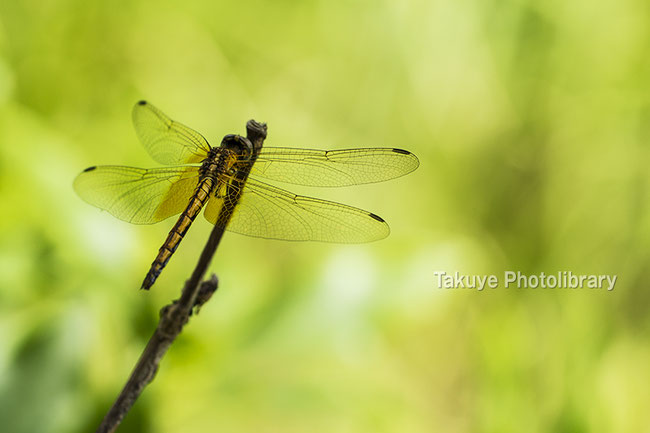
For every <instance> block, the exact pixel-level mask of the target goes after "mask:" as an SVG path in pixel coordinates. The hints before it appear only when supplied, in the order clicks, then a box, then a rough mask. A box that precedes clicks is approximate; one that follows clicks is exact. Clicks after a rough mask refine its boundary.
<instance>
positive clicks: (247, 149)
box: [240, 137, 253, 158]
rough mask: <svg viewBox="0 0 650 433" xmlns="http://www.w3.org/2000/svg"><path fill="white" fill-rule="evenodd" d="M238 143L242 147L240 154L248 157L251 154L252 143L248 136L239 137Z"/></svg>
mask: <svg viewBox="0 0 650 433" xmlns="http://www.w3.org/2000/svg"><path fill="white" fill-rule="evenodd" d="M240 145H241V149H242V155H244V156H245V157H246V158H250V157H251V155H253V143H251V141H250V140H249V139H248V138H246V137H241V140H240Z"/></svg>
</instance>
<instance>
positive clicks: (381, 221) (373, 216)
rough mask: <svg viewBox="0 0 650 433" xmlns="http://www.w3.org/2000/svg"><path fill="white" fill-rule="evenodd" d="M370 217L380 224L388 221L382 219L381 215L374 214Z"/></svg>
mask: <svg viewBox="0 0 650 433" xmlns="http://www.w3.org/2000/svg"><path fill="white" fill-rule="evenodd" d="M368 216H369V217H370V218H373V219H375V220H377V221H379V222H380V223H385V222H386V221H384V219H383V218H382V217H380V216H379V215H375V214H374V213H369V214H368Z"/></svg>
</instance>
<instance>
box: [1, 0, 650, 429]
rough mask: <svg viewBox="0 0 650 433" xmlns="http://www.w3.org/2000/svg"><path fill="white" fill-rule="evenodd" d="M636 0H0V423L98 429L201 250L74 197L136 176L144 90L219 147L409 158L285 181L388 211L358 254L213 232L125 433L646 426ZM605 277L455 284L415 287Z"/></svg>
mask: <svg viewBox="0 0 650 433" xmlns="http://www.w3.org/2000/svg"><path fill="white" fill-rule="evenodd" d="M649 52H650V4H648V2H647V1H644V0H623V1H613V0H604V1H600V2H597V3H594V2H589V1H586V0H577V1H572V2H557V1H555V2H535V1H527V0H520V1H495V0H488V1H459V2H456V1H434V2H429V1H424V0H412V1H408V0H404V1H402V0H397V1H358V2H353V1H329V2H328V1H303V2H289V1H285V2H263V1H241V2H227V3H226V2H209V1H205V0H187V1H184V2H180V3H177V2H171V1H162V2H154V1H150V0H141V1H130V2H127V1H113V2H107V1H96V2H83V1H79V0H56V1H50V2H41V1H35V0H20V1H19V0H3V1H2V2H0V203H1V204H2V217H1V218H0V337H1V338H0V425H1V426H2V431H7V432H16V433H21V432H34V431H39V432H85V431H92V430H93V429H94V428H95V426H96V425H97V424H98V422H99V420H100V419H101V417H102V416H103V413H104V411H105V410H106V409H107V407H108V406H109V405H110V403H111V402H112V400H113V398H114V397H115V396H116V395H117V393H118V391H119V389H120V387H121V385H122V384H123V382H124V380H125V378H126V377H127V375H128V373H129V371H130V368H131V367H132V365H133V364H134V362H135V360H136V358H137V356H138V354H139V353H140V351H141V349H142V347H143V345H144V342H145V341H146V340H147V338H148V337H149V335H150V333H151V332H152V330H153V327H154V324H155V321H156V317H157V310H158V309H159V308H160V307H161V306H162V305H164V304H165V303H167V302H168V301H169V300H170V299H172V298H174V297H175V296H177V294H178V292H179V289H180V286H181V284H182V282H183V281H184V279H185V278H187V276H188V275H189V272H190V270H191V267H192V265H193V264H194V263H195V261H196V259H197V257H198V254H199V251H200V248H201V247H202V245H203V242H204V240H205V239H206V237H207V234H208V232H209V229H210V228H209V226H208V224H207V223H206V222H205V221H203V220H202V218H201V219H197V222H196V224H195V225H194V227H193V228H192V229H191V230H190V232H189V235H188V237H187V238H186V239H185V240H184V241H183V243H182V245H181V247H180V248H179V251H178V253H177V254H176V256H175V257H174V258H173V259H172V261H171V262H170V265H169V266H168V267H167V269H166V270H165V272H164V273H163V274H162V277H161V279H160V280H159V282H158V283H157V284H156V285H155V286H154V288H153V290H152V291H151V292H150V293H144V292H139V291H138V290H136V289H137V287H138V286H139V283H140V281H141V280H142V278H143V276H144V273H145V272H146V270H147V267H148V265H149V263H150V262H151V260H153V258H154V256H155V254H156V251H157V249H158V247H159V246H160V244H161V243H162V241H163V240H164V238H165V236H166V232H167V230H169V228H170V227H171V225H172V222H171V221H166V222H164V223H161V224H158V225H155V226H130V225H128V224H126V223H123V222H120V221H117V220H114V219H113V218H112V217H111V216H110V215H108V214H106V213H102V212H99V211H98V210H96V209H93V208H91V207H90V206H88V205H86V204H85V203H83V202H82V201H81V200H80V199H78V198H77V197H76V196H75V195H74V193H73V191H72V187H71V183H72V179H73V178H74V176H75V175H76V174H77V173H78V172H79V171H80V170H81V169H83V168H85V167H86V166H89V165H94V164H125V165H134V166H152V165H154V163H153V162H152V161H151V160H149V159H148V157H147V155H146V154H145V152H144V151H143V149H142V148H141V147H140V146H139V144H138V143H137V140H136V138H135V134H134V133H133V131H132V127H131V125H130V117H129V113H130V109H131V106H132V104H133V103H135V101H137V100H138V99H143V98H144V99H147V100H150V101H151V102H152V103H154V104H156V105H157V106H159V107H160V108H161V109H162V110H163V111H165V112H167V113H168V114H169V115H171V116H172V117H174V118H176V119H178V120H180V121H182V122H184V123H186V124H188V125H190V126H192V127H194V128H196V129H197V130H199V131H201V132H202V133H203V134H204V135H205V136H206V137H208V139H209V140H211V142H212V143H213V144H216V143H218V141H219V140H220V137H221V136H223V135H224V134H226V133H237V132H239V133H242V132H243V129H244V123H245V121H246V120H247V119H249V118H255V119H257V120H261V121H266V122H268V123H269V139H268V141H267V144H268V145H276V146H296V147H315V148H345V147H362V146H391V147H403V148H407V149H409V150H411V151H413V152H415V153H416V154H417V155H418V156H419V157H420V161H421V167H420V169H418V171H417V172H415V173H414V174H412V175H410V176H408V177H405V178H402V179H398V180H396V181H392V182H389V183H385V184H381V185H368V186H363V187H358V188H350V189H341V190H326V191H317V190H305V189H300V188H295V189H293V190H295V191H298V192H305V193H308V194H319V196H322V197H325V198H329V199H335V200H338V201H342V202H345V203H349V204H353V205H357V206H360V207H363V208H366V209H369V210H372V211H373V212H376V213H378V214H380V215H382V216H383V217H384V218H385V219H387V220H388V221H389V223H390V224H391V226H392V229H393V233H392V235H391V236H390V237H389V238H388V239H387V240H385V241H382V242H378V243H374V244H369V245H359V246H335V245H322V244H293V243H283V242H273V241H265V240H258V239H249V238H246V237H242V236H238V235H228V236H226V238H225V240H224V243H223V244H222V246H221V248H220V250H219V252H218V255H217V258H216V260H215V262H214V263H213V265H212V269H213V270H214V271H215V272H216V273H218V275H219V278H220V281H221V288H220V291H219V292H218V293H217V295H215V298H214V299H213V300H212V301H211V302H210V303H209V304H208V305H207V306H206V307H205V308H204V309H203V311H202V312H201V314H200V315H199V316H197V317H194V318H193V320H192V322H191V324H190V326H189V327H188V328H187V329H186V330H185V331H184V333H183V335H182V338H181V339H180V340H178V341H177V342H176V343H175V345H174V347H173V348H172V350H171V352H170V353H169V354H168V356H167V358H166V359H165V360H164V362H163V365H162V369H161V371H160V372H159V374H158V377H157V378H156V380H155V381H154V383H153V385H152V386H150V387H149V388H148V389H147V390H146V391H145V394H144V395H143V397H142V399H141V400H140V401H139V402H138V403H137V405H136V407H135V408H134V411H133V412H132V413H130V415H129V417H128V418H127V419H126V421H125V423H124V425H123V429H122V430H120V431H124V432H129V431H133V432H147V431H157V432H176V431H183V432H199V431H225V432H230V431H232V432H244V431H256V432H257V431H268V432H271V431H278V432H279V431H281V432H304V431H315V432H334V431H335V432H365V431H373V432H400V433H403V432H425V431H426V432H428V431H445V432H466V431H484V432H489V431H494V432H497V431H498V432H517V433H519V432H521V431H526V432H546V431H558V432H562V431H567V432H583V431H584V432H586V431H589V432H607V433H612V432H639V431H643V429H644V428H647V419H648V418H647V404H648V402H649V401H650V395H649V394H650V392H649V391H648V387H647V383H650V370H649V369H648V368H647V366H648V365H650V345H648V331H649V326H650V321H649V319H648V314H647V310H648V305H649V302H650V295H649V292H648V281H649V278H650V271H648V269H649V267H648V263H649V262H650V215H649V209H648V202H649V200H648V199H649V198H650V176H648V171H647V169H646V165H647V164H648V162H649V161H650V147H649V145H648V142H649V140H650V80H649V79H648V77H650V57H649V56H648V53H649ZM436 270H445V271H448V272H453V271H455V270H458V271H461V272H464V273H476V274H489V273H494V274H497V275H499V276H501V275H502V274H503V272H504V271H505V270H514V271H517V270H520V271H522V272H525V273H529V274H534V273H538V272H541V271H544V272H547V273H548V272H557V271H561V270H571V271H573V272H575V273H596V274H604V273H610V274H617V275H618V283H617V286H616V288H615V290H614V291H612V292H606V291H559V290H547V291H542V290H536V291H532V290H528V291H518V290H512V289H510V290H505V289H503V288H500V289H495V290H491V291H484V292H476V291H469V290H467V291H461V290H441V289H438V288H436V286H435V279H434V276H433V272H434V271H436Z"/></svg>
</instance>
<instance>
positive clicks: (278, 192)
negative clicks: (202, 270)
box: [205, 178, 390, 243]
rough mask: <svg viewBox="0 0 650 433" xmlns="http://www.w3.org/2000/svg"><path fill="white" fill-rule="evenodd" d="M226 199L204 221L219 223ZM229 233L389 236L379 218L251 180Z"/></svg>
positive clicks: (302, 237)
mask: <svg viewBox="0 0 650 433" xmlns="http://www.w3.org/2000/svg"><path fill="white" fill-rule="evenodd" d="M222 205H223V199H222V198H221V199H220V198H219V197H218V196H217V197H212V198H211V199H210V201H209V202H208V204H207V206H206V208H205V218H206V219H207V220H208V221H210V222H211V223H212V224H216V221H217V218H218V216H219V212H220V211H221V207H222ZM226 230H229V231H232V232H235V233H240V234H244V235H248V236H254V237H260V238H267V239H281V240H288V241H320V242H334V243H362V242H370V241H375V240H379V239H383V238H385V237H386V236H388V234H389V233H390V229H389V227H388V224H386V222H385V221H384V220H383V219H381V218H380V217H379V216H377V215H375V214H373V213H370V212H367V211H365V210H362V209H358V208H355V207H351V206H346V205H343V204H340V203H335V202H331V201H327V200H321V199H317V198H313V197H305V196H300V195H295V194H292V193H290V192H288V191H285V190H283V189H280V188H277V187H274V186H271V185H268V184H266V183H263V182H260V181H256V180H254V179H250V178H249V179H248V181H247V182H246V185H245V186H244V191H243V194H242V196H241V199H240V201H239V203H238V204H237V206H236V207H235V210H234V213H233V216H232V218H231V220H230V223H229V224H228V225H227V227H226Z"/></svg>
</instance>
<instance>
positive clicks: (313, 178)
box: [251, 147, 420, 187]
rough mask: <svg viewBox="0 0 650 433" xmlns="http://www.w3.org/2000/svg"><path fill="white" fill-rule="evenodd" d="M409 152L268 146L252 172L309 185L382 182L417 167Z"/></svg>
mask: <svg viewBox="0 0 650 433" xmlns="http://www.w3.org/2000/svg"><path fill="white" fill-rule="evenodd" d="M418 165H420V162H419V161H418V158H417V157H416V156H415V155H414V154H412V153H411V152H409V151H406V150H402V149H392V148H374V149H344V150H315V149H293V148H288V147H286V148H285V147H265V148H263V149H262V150H261V152H260V154H259V156H258V157H257V160H256V161H255V165H254V166H253V169H252V170H251V174H253V175H256V176H258V177H261V178H265V179H270V180H276V181H280V182H286V183H293V184H297V185H307V186H326V187H329V186H349V185H359V184H364V183H373V182H381V181H384V180H388V179H393V178H396V177H400V176H403V175H405V174H408V173H410V172H412V171H413V170H415V169H416V168H417V167H418Z"/></svg>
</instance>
